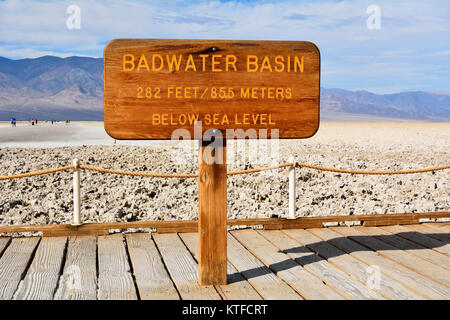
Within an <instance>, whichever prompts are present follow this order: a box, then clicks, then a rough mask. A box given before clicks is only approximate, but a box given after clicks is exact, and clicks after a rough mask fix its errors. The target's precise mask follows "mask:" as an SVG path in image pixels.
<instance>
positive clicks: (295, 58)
mask: <svg viewBox="0 0 450 320" xmlns="http://www.w3.org/2000/svg"><path fill="white" fill-rule="evenodd" d="M300 60H301V63H300ZM300 60H299V59H298V57H297V56H295V57H294V71H295V72H297V65H298V67H299V69H300V72H303V56H302V57H301V58H300Z"/></svg>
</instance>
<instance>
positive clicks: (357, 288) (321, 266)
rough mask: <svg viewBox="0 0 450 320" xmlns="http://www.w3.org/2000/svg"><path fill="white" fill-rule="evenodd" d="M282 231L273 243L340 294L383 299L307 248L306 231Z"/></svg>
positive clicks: (351, 296) (347, 296)
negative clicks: (283, 234) (282, 233)
mask: <svg viewBox="0 0 450 320" xmlns="http://www.w3.org/2000/svg"><path fill="white" fill-rule="evenodd" d="M283 232H284V233H285V236H286V237H282V236H281V235H278V237H276V238H272V239H275V241H276V243H275V241H274V242H273V243H274V244H275V245H276V246H278V247H279V248H280V249H281V250H283V251H284V252H286V253H287V254H288V255H290V256H291V257H292V258H293V259H295V260H296V261H297V262H298V263H300V264H301V265H303V266H304V267H305V269H307V270H309V271H310V272H312V273H314V274H316V275H317V276H318V277H320V278H321V279H322V280H323V281H324V282H325V283H326V284H327V285H329V286H331V287H333V288H334V289H335V290H338V291H339V293H340V294H342V295H344V296H345V297H346V298H348V299H383V297H382V296H381V295H380V294H378V293H376V292H375V291H373V290H371V289H369V288H368V287H366V286H365V285H363V284H361V283H360V282H359V281H357V280H355V279H354V278H352V277H350V276H349V275H347V274H346V273H344V272H342V271H341V270H339V269H338V268H336V267H335V266H334V265H332V264H331V263H329V262H328V261H326V260H325V259H323V258H322V257H320V256H318V255H316V254H315V253H314V252H312V251H310V250H309V249H307V248H306V247H305V244H304V243H303V241H305V239H304V233H305V232H307V231H305V230H286V231H283ZM289 238H291V239H289Z"/></svg>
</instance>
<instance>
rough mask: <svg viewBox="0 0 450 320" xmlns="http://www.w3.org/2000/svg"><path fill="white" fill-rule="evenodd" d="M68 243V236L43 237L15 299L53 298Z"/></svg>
mask: <svg viewBox="0 0 450 320" xmlns="http://www.w3.org/2000/svg"><path fill="white" fill-rule="evenodd" d="M66 244H67V238H66V237H57V238H42V240H41V242H40V244H39V247H38V248H37V250H36V255H35V256H34V259H33V262H32V263H31V265H30V268H29V269H28V271H27V274H26V276H25V278H24V279H23V281H22V282H21V283H20V285H19V288H18V289H17V292H16V293H15V294H14V299H15V300H51V299H53V297H54V295H55V291H56V288H57V286H58V280H59V276H60V272H61V270H62V265H63V263H64V255H65V249H66Z"/></svg>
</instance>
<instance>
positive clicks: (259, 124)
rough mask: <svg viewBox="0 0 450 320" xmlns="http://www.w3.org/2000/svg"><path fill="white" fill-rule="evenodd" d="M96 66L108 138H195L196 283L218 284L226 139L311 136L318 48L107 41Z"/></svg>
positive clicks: (223, 243) (221, 279) (222, 265)
mask: <svg viewBox="0 0 450 320" xmlns="http://www.w3.org/2000/svg"><path fill="white" fill-rule="evenodd" d="M103 63H104V70H103V72H104V74H103V75H104V124H105V130H106V132H107V133H108V134H109V135H110V136H111V137H113V138H114V139H119V140H168V139H174V140H179V139H180V138H182V139H196V140H198V141H199V143H200V147H199V152H200V154H199V177H198V183H199V196H198V199H199V213H198V214H199V217H198V218H199V224H198V225H199V283H200V284H201V285H212V284H226V279H227V224H226V221H227V212H226V205H227V192H226V186H227V184H226V182H227V168H226V165H227V164H226V139H272V138H275V139H277V138H280V139H299V138H308V137H311V136H313V135H314V134H315V133H316V131H317V130H318V128H319V98H320V53H319V50H318V48H317V47H316V46H315V45H314V44H313V43H311V42H302V41H241V40H188V39H186V40H176V39H170V40H169V39H116V40H112V41H110V42H109V43H108V45H107V46H106V47H105V50H104V60H103ZM255 152H256V150H255Z"/></svg>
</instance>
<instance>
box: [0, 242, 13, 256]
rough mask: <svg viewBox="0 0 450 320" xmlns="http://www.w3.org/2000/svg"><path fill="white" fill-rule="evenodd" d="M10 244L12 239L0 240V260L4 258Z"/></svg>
mask: <svg viewBox="0 0 450 320" xmlns="http://www.w3.org/2000/svg"><path fill="white" fill-rule="evenodd" d="M10 242H11V239H10V238H0V258H1V257H2V254H3V251H5V250H6V247H7V246H8V244H9V243H10Z"/></svg>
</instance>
